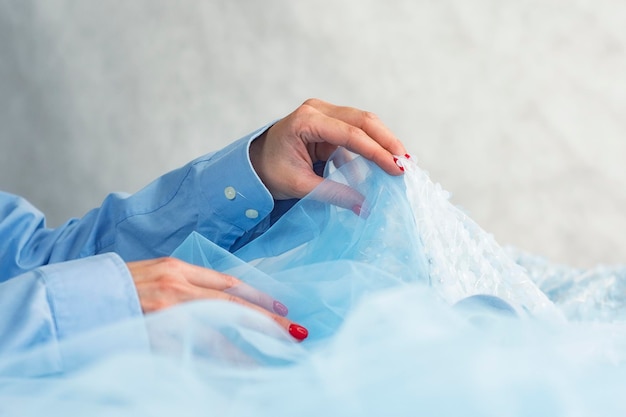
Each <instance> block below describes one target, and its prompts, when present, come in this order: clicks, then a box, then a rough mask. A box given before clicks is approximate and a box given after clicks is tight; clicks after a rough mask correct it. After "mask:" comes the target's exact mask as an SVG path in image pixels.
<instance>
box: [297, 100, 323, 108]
mask: <svg viewBox="0 0 626 417" xmlns="http://www.w3.org/2000/svg"><path fill="white" fill-rule="evenodd" d="M321 104H322V100H320V99H318V98H308V99H306V100H304V103H302V106H309V107H313V108H316V107H318V106H320V105H321ZM302 106H301V107H302Z"/></svg>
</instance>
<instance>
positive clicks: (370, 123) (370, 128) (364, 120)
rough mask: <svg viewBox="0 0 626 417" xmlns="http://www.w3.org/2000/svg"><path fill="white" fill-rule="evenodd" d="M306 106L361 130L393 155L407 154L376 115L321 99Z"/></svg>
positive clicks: (311, 100) (309, 101) (314, 100)
mask: <svg viewBox="0 0 626 417" xmlns="http://www.w3.org/2000/svg"><path fill="white" fill-rule="evenodd" d="M304 104H305V105H308V106H311V107H313V108H315V109H316V110H318V111H320V112H322V113H324V114H325V115H326V116H329V117H333V118H336V119H339V120H341V121H343V122H345V123H347V124H349V125H352V126H356V127H358V128H360V129H361V130H363V131H364V132H365V133H366V134H367V135H369V136H370V137H371V138H372V139H374V140H375V141H376V142H378V143H379V144H380V145H381V146H382V147H383V148H384V149H386V150H387V151H389V152H390V153H391V154H393V155H404V154H406V153H407V152H406V149H405V147H404V145H403V144H402V142H401V141H400V140H399V139H398V138H397V137H396V136H395V135H394V134H393V132H392V131H391V130H390V129H389V128H388V127H387V126H386V125H385V124H384V123H383V122H382V121H381V120H380V119H379V118H378V116H376V114H374V113H371V112H368V111H363V110H359V109H356V108H354V107H347V106H336V105H334V104H331V103H328V102H325V101H322V100H319V99H310V100H307V101H305V103H304Z"/></svg>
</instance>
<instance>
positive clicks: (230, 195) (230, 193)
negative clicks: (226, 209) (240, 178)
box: [224, 187, 237, 200]
mask: <svg viewBox="0 0 626 417" xmlns="http://www.w3.org/2000/svg"><path fill="white" fill-rule="evenodd" d="M224 195H225V196H226V198H227V199H229V200H232V199H234V198H235V197H236V196H237V191H236V190H235V189H234V188H233V187H226V188H224Z"/></svg>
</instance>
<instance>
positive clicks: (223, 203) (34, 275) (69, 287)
mask: <svg viewBox="0 0 626 417" xmlns="http://www.w3.org/2000/svg"><path fill="white" fill-rule="evenodd" d="M267 128H268V126H265V127H263V128H261V129H259V130H257V131H255V132H253V133H251V134H249V135H247V136H245V137H243V138H241V139H240V140H238V141H236V142H234V143H232V144H231V145H229V146H227V147H226V148H224V149H222V150H220V151H218V152H215V153H211V154H207V155H205V156H202V157H200V158H198V159H195V160H193V161H191V162H190V163H188V164H187V165H185V166H184V167H182V168H179V169H177V170H174V171H172V172H169V173H167V174H165V175H163V176H162V177H160V178H158V179H157V180H155V181H154V182H152V183H151V184H149V185H148V186H147V187H145V188H144V189H142V190H141V191H139V192H137V193H136V194H133V195H125V194H120V193H114V194H110V195H109V196H107V197H106V199H105V200H104V202H103V204H102V206H101V207H99V208H96V209H94V210H91V211H90V212H89V213H87V214H86V215H85V216H84V217H83V218H81V219H72V220H70V221H68V222H67V223H65V224H64V225H63V226H61V227H58V228H55V229H50V228H47V227H46V224H45V217H44V215H43V214H42V213H41V212H40V211H39V210H37V209H36V208H35V207H33V206H32V205H31V204H29V203H28V202H27V201H26V200H24V199H23V198H21V197H18V196H14V195H11V194H7V193H3V192H0V312H1V313H2V314H0V354H5V353H15V352H20V351H24V350H27V349H30V348H32V347H35V346H38V345H42V344H45V343H50V342H58V341H60V340H63V339H66V338H69V337H71V336H74V335H77V334H79V333H82V332H85V331H87V330H90V329H94V328H97V327H101V326H104V325H107V324H111V323H114V322H118V321H120V320H124V319H129V318H133V317H138V316H141V315H142V311H141V306H140V304H139V299H138V296H137V292H136V290H135V286H134V284H133V280H132V277H131V275H130V273H129V271H128V269H127V267H126V265H125V262H128V261H134V260H141V259H149V258H156V257H161V256H167V255H169V254H170V253H171V252H172V251H173V250H174V249H175V248H176V247H177V246H178V245H179V244H180V243H181V242H182V241H183V240H184V239H185V238H186V237H187V235H189V233H191V232H192V231H197V232H199V233H201V234H202V235H204V236H205V237H207V238H208V239H210V240H211V241H213V242H215V243H216V244H218V245H219V246H221V247H223V248H225V249H228V250H232V249H234V248H237V247H240V246H242V245H244V244H245V243H246V242H248V241H249V240H251V239H253V238H254V237H255V236H257V235H258V234H260V233H262V232H263V231H264V230H265V229H267V228H268V227H269V225H270V222H271V221H272V220H273V219H275V218H276V217H277V215H280V213H278V214H276V211H277V210H279V211H281V212H282V211H285V209H286V206H288V205H289V204H291V202H281V203H279V204H276V208H277V210H274V213H272V210H273V209H274V208H275V204H274V201H273V199H272V196H271V194H270V193H269V191H268V190H267V188H266V187H265V186H264V185H263V183H262V182H261V181H260V179H259V177H258V176H257V174H256V172H255V171H254V169H253V167H252V164H251V162H250V157H249V146H250V143H251V142H252V140H254V139H255V138H257V137H258V136H260V135H261V134H262V133H263V132H264V131H265V130H266V129H267ZM270 214H272V215H271V216H270Z"/></svg>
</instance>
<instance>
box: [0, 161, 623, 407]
mask: <svg viewBox="0 0 626 417" xmlns="http://www.w3.org/2000/svg"><path fill="white" fill-rule="evenodd" d="M350 159H351V157H350V156H349V155H347V154H345V153H343V154H341V157H340V158H337V159H335V161H341V164H339V163H336V162H335V163H333V162H330V163H329V164H328V165H327V172H326V173H325V175H326V177H327V178H326V180H325V181H324V183H322V185H321V186H320V187H319V188H317V189H316V190H315V191H314V192H313V193H311V194H310V195H309V196H307V197H306V198H305V199H303V200H301V201H300V202H299V203H297V204H296V205H295V206H294V207H293V208H292V209H291V210H290V211H289V212H287V213H286V214H285V215H284V216H283V217H282V218H281V219H280V220H279V221H278V222H277V223H276V224H274V225H273V226H272V227H271V228H270V230H268V231H267V232H266V233H265V234H263V235H262V236H260V237H259V238H257V239H256V240H254V241H253V242H251V243H250V244H248V245H247V246H244V247H243V248H241V249H240V250H238V251H237V252H236V253H234V254H231V253H228V252H226V251H224V250H223V249H221V248H219V247H218V246H216V245H214V244H212V243H211V242H209V241H208V240H206V239H204V238H203V237H202V236H200V235H198V234H192V235H191V236H189V238H188V239H187V240H186V241H185V242H184V243H183V244H182V245H181V246H180V247H179V248H178V249H177V250H176V252H175V253H174V256H177V257H179V258H181V259H183V260H186V261H188V262H192V263H195V264H198V265H202V266H206V267H209V268H213V269H216V270H219V271H223V272H226V273H229V274H232V275H235V276H237V277H239V278H240V279H241V280H242V281H244V282H246V283H247V284H250V285H252V286H254V287H256V288H258V289H260V290H262V291H264V292H265V293H267V294H270V295H271V296H272V297H274V298H276V299H278V300H280V301H281V302H283V303H284V304H285V305H287V306H288V308H289V318H290V319H292V320H294V321H296V322H298V323H301V324H302V325H304V326H306V327H307V328H308V329H309V332H310V336H309V338H308V339H307V340H305V341H304V342H303V343H296V342H295V341H294V340H293V339H292V338H291V337H290V336H289V335H288V334H287V333H286V332H285V331H284V330H283V329H282V328H280V327H279V326H278V325H277V324H275V323H274V322H273V321H272V320H271V319H269V318H267V317H265V316H263V315H261V314H259V313H258V312H256V311H253V310H250V309H247V308H245V307H242V306H240V305H236V304H232V303H226V302H222V301H202V302H191V303H188V304H185V305H181V306H178V307H175V308H171V309H169V310H165V311H162V312H159V313H156V314H152V315H149V316H147V317H146V318H145V319H142V320H135V321H129V322H125V323H120V324H117V325H115V326H111V327H109V328H105V329H101V330H98V331H94V332H92V333H90V334H87V335H84V336H82V337H80V338H77V339H74V340H69V341H67V342H64V343H61V344H59V345H54V346H44V347H42V348H39V349H37V350H34V351H31V352H26V353H24V354H23V355H20V356H19V357H13V358H3V359H2V361H0V375H1V378H0V415H7V416H9V415H11V416H13V415H20V416H25V415H33V416H34V415H37V416H40V415H47V416H50V415H52V416H55V415H59V416H61V415H63V416H66V415H89V416H98V415H115V416H126V415H128V416H137V415H150V416H171V415H176V416H196V415H197V416H256V417H259V416H272V417H274V416H277V415H284V416H296V415H299V416H324V415H326V416H380V415H389V416H405V415H406V416H415V415H433V416H443V415H458V416H551V417H552V416H588V415H602V416H623V415H626V399H624V397H623V395H622V393H623V391H624V389H625V388H626V362H625V360H626V325H625V323H626V268H623V267H614V268H608V267H599V268H596V269H594V270H591V271H581V270H575V269H571V268H567V267H564V266H558V265H553V264H550V263H548V262H546V261H545V260H543V259H541V258H538V257H534V256H531V255H528V254H525V253H522V252H519V251H516V250H514V249H511V248H506V249H503V248H502V247H500V246H499V245H498V244H497V243H496V242H495V241H494V239H493V237H492V236H491V235H489V234H488V233H486V232H485V231H483V230H482V229H481V228H480V227H479V226H478V225H476V224H475V223H474V222H473V221H472V220H471V219H470V218H469V217H468V216H467V215H466V214H465V213H464V212H463V211H461V210H459V209H458V208H456V207H455V206H453V205H452V204H450V202H449V200H448V197H449V196H448V194H447V193H446V192H445V191H444V190H443V189H442V188H441V187H440V186H439V185H437V184H435V183H433V182H432V181H431V180H430V179H429V177H428V175H427V173H425V172H424V171H422V170H420V168H419V167H418V166H417V164H416V163H415V162H414V161H412V160H408V159H401V163H402V164H403V165H404V168H405V175H404V176H402V177H391V176H389V175H387V174H385V173H384V172H382V171H381V170H380V169H379V168H378V167H376V166H375V165H373V164H371V163H370V162H368V161H366V160H364V159H362V158H354V159H352V160H350ZM335 164H336V165H341V166H340V167H335ZM347 187H350V189H351V190H357V191H358V192H359V193H360V194H361V195H362V196H364V198H365V200H364V202H363V203H361V204H359V205H360V206H361V207H360V209H358V210H356V212H359V215H357V214H355V212H354V210H353V209H354V207H353V206H352V205H351V204H352V203H348V204H346V202H349V201H351V200H350V199H349V198H348V197H346V196H348V195H352V194H350V191H349V189H348V188H347ZM328 201H332V202H333V203H334V204H329V203H328ZM342 206H346V207H347V208H346V207H342ZM51 358H61V359H60V360H61V361H62V363H63V368H64V369H65V371H64V372H61V373H59V372H57V371H54V372H53V371H52V369H58V367H57V368H55V367H53V366H51V365H50V363H51V361H53V359H51ZM54 360H57V361H58V360H59V359H54Z"/></svg>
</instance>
